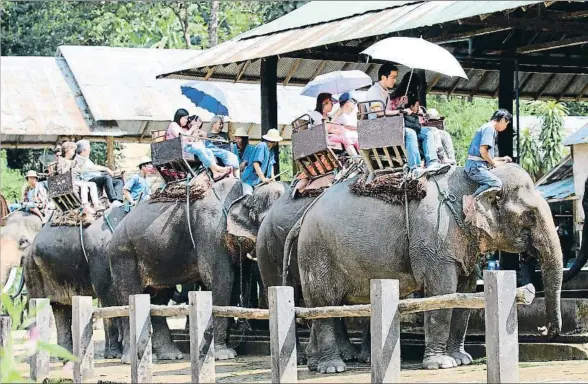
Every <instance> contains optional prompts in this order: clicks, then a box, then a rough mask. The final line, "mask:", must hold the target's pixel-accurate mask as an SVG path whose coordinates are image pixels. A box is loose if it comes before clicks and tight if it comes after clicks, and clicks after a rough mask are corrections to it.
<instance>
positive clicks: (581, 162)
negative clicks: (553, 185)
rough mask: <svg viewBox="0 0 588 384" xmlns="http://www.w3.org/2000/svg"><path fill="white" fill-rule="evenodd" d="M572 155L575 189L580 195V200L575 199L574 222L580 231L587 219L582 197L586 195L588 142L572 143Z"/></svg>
mask: <svg viewBox="0 0 588 384" xmlns="http://www.w3.org/2000/svg"><path fill="white" fill-rule="evenodd" d="M572 156H573V159H574V190H575V191H576V196H578V200H576V201H574V211H575V219H574V223H575V232H579V231H581V230H582V226H581V223H582V222H583V221H584V220H585V218H584V210H583V209H582V198H583V197H584V193H585V191H584V186H585V183H586V179H587V178H588V144H574V145H572ZM584 235H587V234H584Z"/></svg>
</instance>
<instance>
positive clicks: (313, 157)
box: [292, 114, 342, 178]
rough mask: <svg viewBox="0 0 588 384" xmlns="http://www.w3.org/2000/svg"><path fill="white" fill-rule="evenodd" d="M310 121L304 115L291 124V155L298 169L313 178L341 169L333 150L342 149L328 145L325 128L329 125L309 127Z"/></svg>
mask: <svg viewBox="0 0 588 384" xmlns="http://www.w3.org/2000/svg"><path fill="white" fill-rule="evenodd" d="M310 121H311V118H310V115H308V114H305V115H302V116H300V117H299V118H297V119H296V120H294V121H293V122H292V155H293V157H294V161H295V162H296V164H298V167H299V168H300V169H302V170H303V171H304V172H305V173H306V175H307V176H308V177H309V178H315V177H320V176H324V175H326V174H329V173H331V172H333V171H335V170H337V169H339V168H341V163H340V162H339V159H338V158H337V156H336V155H335V153H334V152H333V150H341V149H342V147H341V145H330V144H329V141H328V139H327V132H328V131H327V126H328V124H331V123H328V122H327V123H323V124H320V125H314V126H311V124H310Z"/></svg>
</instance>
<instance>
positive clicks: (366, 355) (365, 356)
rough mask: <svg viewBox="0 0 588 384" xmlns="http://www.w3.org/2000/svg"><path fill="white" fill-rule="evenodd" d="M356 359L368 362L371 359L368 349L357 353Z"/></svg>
mask: <svg viewBox="0 0 588 384" xmlns="http://www.w3.org/2000/svg"><path fill="white" fill-rule="evenodd" d="M357 361H359V362H360V363H364V364H369V363H371V361H372V355H371V352H370V351H361V352H360V353H359V355H357Z"/></svg>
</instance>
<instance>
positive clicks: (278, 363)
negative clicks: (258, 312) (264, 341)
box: [268, 287, 298, 383]
mask: <svg viewBox="0 0 588 384" xmlns="http://www.w3.org/2000/svg"><path fill="white" fill-rule="evenodd" d="M268 304H269V316H270V317H269V326H270V350H271V354H272V383H296V382H298V372H297V367H296V360H297V355H296V313H295V311H294V289H293V288H292V287H269V289H268Z"/></svg>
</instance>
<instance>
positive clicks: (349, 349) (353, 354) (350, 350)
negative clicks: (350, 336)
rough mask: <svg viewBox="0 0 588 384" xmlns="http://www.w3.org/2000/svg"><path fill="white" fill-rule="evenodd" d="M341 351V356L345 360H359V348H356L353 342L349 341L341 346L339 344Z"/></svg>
mask: <svg viewBox="0 0 588 384" xmlns="http://www.w3.org/2000/svg"><path fill="white" fill-rule="evenodd" d="M339 352H340V353H341V358H342V359H343V361H353V360H357V349H355V347H354V346H353V344H351V343H349V342H347V343H343V344H342V345H341V346H339Z"/></svg>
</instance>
